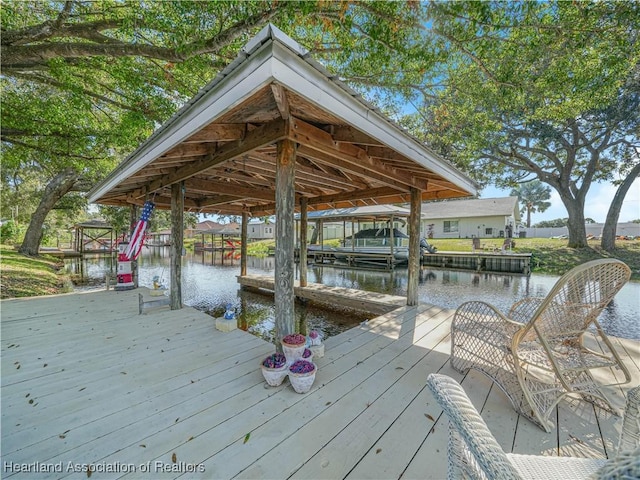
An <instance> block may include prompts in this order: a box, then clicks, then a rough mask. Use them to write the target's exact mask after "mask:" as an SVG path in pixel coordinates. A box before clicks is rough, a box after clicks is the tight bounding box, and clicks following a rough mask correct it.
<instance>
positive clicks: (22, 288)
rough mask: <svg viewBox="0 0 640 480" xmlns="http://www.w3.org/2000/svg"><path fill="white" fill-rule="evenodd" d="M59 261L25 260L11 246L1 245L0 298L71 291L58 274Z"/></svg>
mask: <svg viewBox="0 0 640 480" xmlns="http://www.w3.org/2000/svg"><path fill="white" fill-rule="evenodd" d="M62 266H63V265H62V261H61V260H59V259H57V258H54V257H50V256H47V255H45V256H42V257H38V258H32V257H26V256H24V255H21V254H19V253H18V252H17V251H16V250H14V248H13V247H12V246H9V245H0V298H15V297H33V296H38V295H53V294H57V293H67V292H70V291H72V290H73V289H72V287H71V282H70V281H69V278H68V277H67V276H66V275H62V274H60V273H58V271H60V269H61V267H62Z"/></svg>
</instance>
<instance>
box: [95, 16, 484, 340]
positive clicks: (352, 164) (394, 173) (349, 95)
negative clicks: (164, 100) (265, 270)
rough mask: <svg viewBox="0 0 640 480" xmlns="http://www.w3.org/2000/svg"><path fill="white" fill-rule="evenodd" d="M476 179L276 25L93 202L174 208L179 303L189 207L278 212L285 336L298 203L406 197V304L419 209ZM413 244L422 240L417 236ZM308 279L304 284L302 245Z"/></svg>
mask: <svg viewBox="0 0 640 480" xmlns="http://www.w3.org/2000/svg"><path fill="white" fill-rule="evenodd" d="M476 193H477V189H476V185H475V184H474V182H473V181H472V180H471V179H469V178H468V177H467V176H465V175H464V174H463V173H461V172H460V171H459V170H457V169H456V168H455V167H454V166H453V165H451V164H449V163H448V162H446V161H445V160H444V159H442V158H440V157H439V156H438V155H436V154H435V153H434V152H433V151H431V150H430V149H428V148H427V147H426V146H425V145H424V144H423V143H421V142H420V141H418V140H416V139H415V138H413V137H411V136H410V135H409V134H408V133H407V132H405V131H404V130H402V129H401V128H400V127H398V126H397V125H396V124H395V123H393V122H392V121H391V120H389V119H388V118H386V117H385V116H383V115H382V114H381V113H380V112H379V111H378V110H377V109H376V108H375V107H373V106H372V105H370V104H368V103H367V102H366V101H365V100H363V99H362V97H360V96H359V95H358V94H357V92H355V91H354V90H352V89H351V88H349V87H348V86H347V85H345V84H344V83H343V82H341V81H340V80H339V79H338V77H337V76H336V75H335V74H333V73H331V72H330V71H328V70H327V69H325V68H324V67H323V66H321V65H320V64H319V63H317V62H316V61H315V60H313V59H312V58H311V56H310V54H309V52H308V51H307V50H306V49H304V48H303V47H302V46H301V45H299V44H298V43H296V42H295V41H294V40H292V39H291V38H289V37H288V36H286V35H285V34H284V33H282V32H281V31H280V30H279V29H278V28H276V27H275V26H273V25H268V26H267V27H265V28H264V29H263V30H262V31H261V32H260V33H259V34H258V35H257V36H256V37H255V38H253V39H252V40H250V41H249V42H248V43H247V44H246V46H245V47H244V48H243V49H242V50H241V52H240V53H239V55H238V57H237V58H236V60H234V61H233V62H232V63H231V64H230V65H229V66H228V67H227V68H225V69H224V70H223V71H222V72H221V73H220V74H219V75H218V76H217V77H216V78H214V79H213V80H212V81H211V82H210V83H209V84H208V85H207V86H205V87H204V88H203V89H202V90H201V91H200V93H199V94H198V95H196V96H195V97H194V98H193V99H192V100H191V101H189V102H188V103H187V104H186V105H185V106H184V107H183V108H182V109H180V110H179V111H178V112H177V113H176V114H175V115H174V116H173V117H172V118H171V119H169V120H168V121H167V122H166V123H165V124H164V125H163V126H162V127H160V128H159V129H158V130H157V131H156V132H155V133H154V134H153V135H152V136H151V137H150V138H149V139H148V140H147V141H146V142H144V143H143V144H142V145H141V146H140V147H139V148H138V149H137V150H136V151H134V152H133V153H132V154H131V155H130V156H129V157H128V158H127V159H126V160H125V161H124V162H123V163H122V164H121V165H120V166H118V168H116V170H114V171H113V172H112V173H111V174H110V175H109V176H108V177H107V178H106V179H105V180H104V181H102V182H101V183H100V184H99V185H97V186H96V187H94V189H93V190H92V191H91V192H90V195H89V196H90V201H91V202H95V203H102V204H107V205H121V206H124V205H127V206H132V207H137V206H140V205H142V204H143V202H145V201H153V202H154V203H155V205H156V208H161V209H170V210H171V212H172V238H173V239H174V241H173V242H172V245H171V279H170V283H171V307H172V308H174V309H179V308H181V307H182V298H181V284H180V271H181V265H180V262H181V253H182V246H183V242H182V232H183V218H182V217H183V212H184V211H185V210H186V211H190V212H201V213H219V214H232V215H241V216H242V247H241V252H242V258H241V265H240V270H241V272H240V273H241V275H245V274H246V257H247V255H246V244H247V242H246V238H247V235H246V226H247V224H248V220H249V218H250V217H256V216H257V217H259V216H265V215H273V214H275V215H276V232H277V236H276V251H275V287H274V288H275V303H276V305H277V308H276V329H277V331H278V336H279V337H281V336H284V335H285V334H287V333H291V332H292V331H293V330H294V318H293V305H294V290H293V284H294V250H295V227H294V212H296V211H298V212H300V221H301V225H302V227H301V229H300V231H301V232H302V233H301V238H300V244H302V245H306V244H307V238H306V235H305V233H306V224H307V215H308V212H310V211H315V210H325V209H329V208H351V207H358V206H365V205H379V204H391V203H408V204H410V206H411V207H410V215H409V220H408V221H409V223H408V224H409V228H408V230H409V232H408V233H409V237H410V243H411V244H412V245H410V246H409V247H410V251H411V252H413V253H412V254H411V255H410V258H409V263H408V264H409V267H408V268H409V281H408V289H407V304H408V305H416V304H417V303H418V295H417V288H418V275H419V266H420V258H419V247H418V242H419V229H420V208H421V204H422V202H423V201H425V200H433V199H446V198H457V197H470V196H474V195H476ZM413 243H415V245H413ZM300 252H301V259H300V260H301V261H300V265H301V270H300V283H301V285H303V286H304V285H305V284H306V282H307V272H306V264H307V262H306V249H304V248H303V249H301V250H300Z"/></svg>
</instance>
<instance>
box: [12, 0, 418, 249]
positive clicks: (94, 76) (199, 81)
mask: <svg viewBox="0 0 640 480" xmlns="http://www.w3.org/2000/svg"><path fill="white" fill-rule="evenodd" d="M2 8H3V15H2V17H1V22H2V35H1V39H0V41H1V49H0V63H1V66H2V76H1V77H0V82H1V87H2V92H3V98H2V127H3V128H2V142H3V150H4V151H3V163H4V162H5V161H6V162H7V163H8V164H10V168H11V170H17V171H21V170H28V169H29V168H31V167H35V168H37V169H39V170H41V171H43V172H44V178H43V184H42V186H41V188H40V192H41V194H42V196H41V198H40V200H41V201H40V203H39V205H38V206H37V207H35V213H34V214H33V215H32V216H31V222H30V226H29V229H28V231H27V234H26V236H25V240H24V242H23V244H22V246H21V251H22V252H23V253H26V254H30V255H36V254H37V251H38V246H39V242H40V239H41V237H42V225H43V222H44V219H45V218H46V216H47V215H48V212H50V211H51V209H52V208H53V206H54V205H55V204H56V202H57V201H59V199H61V198H63V197H64V196H65V195H66V194H68V193H69V192H72V191H75V190H84V189H85V188H86V187H85V186H86V185H90V184H92V183H94V182H95V181H96V179H98V178H100V177H102V176H103V175H104V174H105V172H106V171H108V170H110V169H111V168H113V166H114V165H115V163H116V162H117V161H119V160H120V159H122V158H123V157H124V156H125V155H126V154H127V153H128V152H130V151H131V150H133V148H135V147H136V146H137V145H138V144H139V143H140V142H141V141H142V140H143V139H144V138H146V137H148V135H149V134H150V133H151V132H152V130H153V129H154V128H155V127H157V126H158V125H159V124H161V123H162V122H163V121H165V120H166V119H167V118H168V117H169V116H170V115H171V114H172V113H173V112H175V111H176V110H177V109H178V108H179V107H180V106H181V105H182V104H183V103H184V102H185V101H186V100H188V99H189V98H191V97H192V96H193V95H195V94H196V93H197V91H198V89H199V88H200V87H202V86H203V85H205V84H206V83H207V82H208V81H210V80H211V79H212V78H213V77H214V76H215V75H216V74H217V73H218V72H219V71H220V70H221V69H222V68H223V67H224V66H226V65H227V64H228V63H229V62H230V61H231V60H232V59H233V58H235V57H236V55H237V53H238V51H239V49H240V47H241V46H242V45H244V43H246V41H247V40H248V39H249V38H250V37H251V36H253V35H254V34H255V33H256V32H257V31H258V30H259V29H260V28H262V27H263V26H264V25H266V24H267V22H274V23H275V24H277V25H279V26H280V27H281V28H282V29H283V30H285V31H286V32H287V33H289V34H291V35H292V36H293V37H294V38H296V39H297V40H298V41H300V42H301V43H302V44H303V45H304V46H306V47H307V48H308V49H309V50H311V52H312V53H313V54H314V55H315V56H316V57H320V58H322V59H324V60H325V62H326V64H327V66H328V68H330V69H333V70H334V71H339V72H340V73H341V75H342V76H344V77H347V80H352V81H354V82H358V83H359V84H361V85H364V86H365V87H366V88H367V89H369V91H371V92H373V93H372V95H373V96H375V91H376V87H384V86H386V85H387V84H388V83H390V82H393V83H395V84H399V83H404V84H405V85H407V86H406V87H403V88H405V90H406V91H407V92H409V91H414V90H415V89H416V88H417V87H416V85H419V83H420V82H417V81H416V80H417V79H419V78H421V77H420V75H421V72H420V71H419V70H418V69H407V71H406V73H401V72H402V70H401V68H400V66H401V65H402V63H403V62H402V60H403V59H405V60H406V59H409V60H411V59H412V58H413V57H412V56H415V55H416V54H415V53H414V52H413V51H412V50H411V48H409V47H410V46H412V45H416V44H417V39H418V38H419V32H420V29H421V26H422V23H421V17H420V10H421V8H422V7H421V5H420V4H418V3H414V2H350V1H336V2H326V1H300V2H297V1H291V2H288V1H287V2H283V1H278V0H273V1H215V2H185V1H181V2H147V1H143V0H125V1H116V0H96V1H92V2H81V1H65V2H61V1H47V2H41V1H31V2H22V1H8V2H4V3H3V7H2ZM410 63H411V62H409V61H407V62H406V64H407V65H409V64H410ZM3 168H4V165H3ZM16 185H17V184H9V183H3V187H8V188H14V187H15V186H16Z"/></svg>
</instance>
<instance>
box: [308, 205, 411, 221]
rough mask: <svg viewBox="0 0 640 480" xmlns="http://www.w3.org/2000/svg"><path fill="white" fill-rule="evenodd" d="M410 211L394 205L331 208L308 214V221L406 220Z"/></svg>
mask: <svg viewBox="0 0 640 480" xmlns="http://www.w3.org/2000/svg"><path fill="white" fill-rule="evenodd" d="M409 214H410V210H409V209H408V208H403V207H398V206H395V205H370V206H366V207H351V208H332V209H330V210H321V211H315V212H309V214H308V219H309V220H324V221H329V222H330V221H337V220H348V219H351V218H353V219H357V220H378V221H383V220H388V219H390V218H391V217H394V218H407V217H409Z"/></svg>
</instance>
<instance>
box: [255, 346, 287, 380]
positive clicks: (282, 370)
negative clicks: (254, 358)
mask: <svg viewBox="0 0 640 480" xmlns="http://www.w3.org/2000/svg"><path fill="white" fill-rule="evenodd" d="M260 367H261V370H262V376H263V377H264V379H265V380H266V381H267V383H268V384H269V385H270V386H272V387H277V386H278V385H280V384H281V383H282V381H283V380H284V377H286V376H287V373H288V372H287V358H286V357H285V356H284V355H283V354H281V353H272V354H271V355H269V356H268V357H267V358H265V359H264V360H263V361H262V363H261V364H260Z"/></svg>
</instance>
